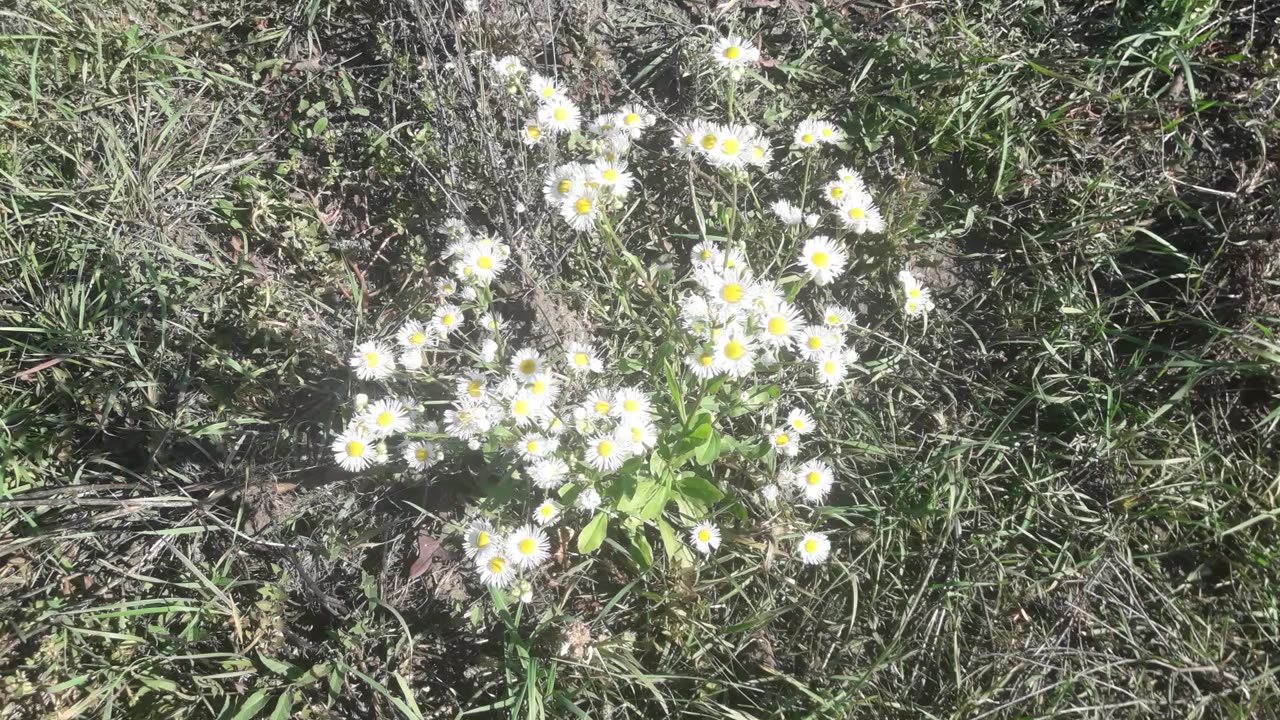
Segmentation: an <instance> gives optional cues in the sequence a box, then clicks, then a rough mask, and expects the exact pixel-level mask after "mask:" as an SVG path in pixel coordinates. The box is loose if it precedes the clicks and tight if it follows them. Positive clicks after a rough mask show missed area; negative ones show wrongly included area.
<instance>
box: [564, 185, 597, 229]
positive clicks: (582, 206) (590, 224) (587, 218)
mask: <svg viewBox="0 0 1280 720" xmlns="http://www.w3.org/2000/svg"><path fill="white" fill-rule="evenodd" d="M560 217H561V218H563V219H564V221H565V222H566V223H568V224H569V227H571V228H573V229H574V230H577V231H578V232H586V231H588V230H591V229H593V228H594V227H595V225H596V218H598V217H600V195H599V193H597V192H596V190H595V189H594V188H591V187H588V186H585V185H584V186H583V187H582V188H580V189H575V191H574V192H571V193H570V194H569V195H567V196H566V197H565V198H564V200H562V201H561V205H560Z"/></svg>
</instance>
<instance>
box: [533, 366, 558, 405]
mask: <svg viewBox="0 0 1280 720" xmlns="http://www.w3.org/2000/svg"><path fill="white" fill-rule="evenodd" d="M527 388H528V390H529V393H530V394H531V395H533V396H534V397H535V398H537V399H538V401H539V402H541V403H542V405H543V406H544V407H550V406H551V404H552V403H554V402H555V401H556V398H557V397H559V396H560V382H559V381H558V380H556V379H555V377H553V376H552V375H551V373H548V372H541V373H538V374H537V375H534V376H533V377H532V378H530V379H529V382H528V385H527Z"/></svg>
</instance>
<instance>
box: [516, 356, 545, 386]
mask: <svg viewBox="0 0 1280 720" xmlns="http://www.w3.org/2000/svg"><path fill="white" fill-rule="evenodd" d="M544 368H545V365H544V364H543V361H542V355H541V354H540V353H539V352H538V351H537V350H534V349H533V348H524V349H522V350H517V351H516V354H515V355H513V356H512V357H511V374H512V375H514V376H516V377H518V378H520V379H521V380H524V381H529V380H532V379H533V378H534V376H536V375H537V374H538V373H540V372H542V371H543V369H544Z"/></svg>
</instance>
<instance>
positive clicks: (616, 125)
mask: <svg viewBox="0 0 1280 720" xmlns="http://www.w3.org/2000/svg"><path fill="white" fill-rule="evenodd" d="M621 129H622V116H621V115H619V114H618V113H612V112H607V113H600V114H599V115H597V116H596V119H595V120H592V121H591V122H590V123H588V125H587V130H588V131H589V132H590V133H591V134H592V135H598V136H600V137H608V136H609V135H613V134H614V133H616V132H618V131H619V130H621Z"/></svg>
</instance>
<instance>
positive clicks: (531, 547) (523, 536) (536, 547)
mask: <svg viewBox="0 0 1280 720" xmlns="http://www.w3.org/2000/svg"><path fill="white" fill-rule="evenodd" d="M550 548H551V543H550V542H549V541H548V540H547V534H546V533H544V532H543V531H541V530H539V529H537V528H535V527H533V526H532V525H525V526H523V527H521V528H519V529H518V530H516V531H515V532H513V533H511V535H510V536H509V537H507V548H506V550H507V555H508V556H510V558H511V561H512V562H513V563H515V565H516V566H517V567H519V568H520V569H522V570H530V569H532V568H536V567H538V566H539V565H541V564H542V563H544V562H546V560H547V558H549V557H551V551H550Z"/></svg>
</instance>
